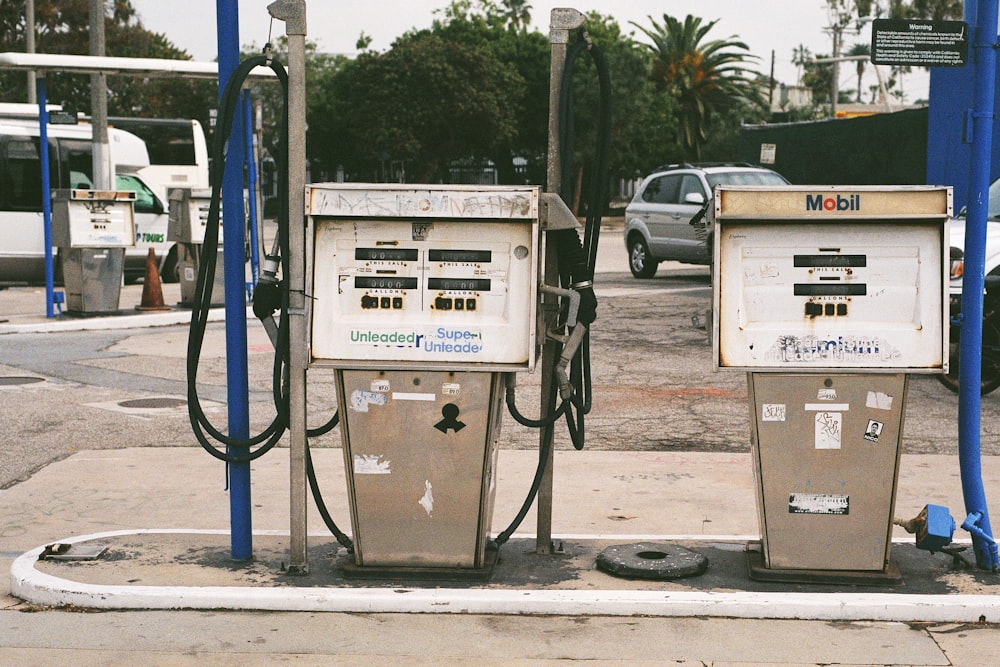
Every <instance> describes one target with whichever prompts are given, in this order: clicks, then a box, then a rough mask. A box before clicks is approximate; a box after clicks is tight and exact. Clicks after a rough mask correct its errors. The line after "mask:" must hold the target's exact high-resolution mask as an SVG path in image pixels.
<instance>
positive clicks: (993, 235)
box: [949, 178, 1000, 301]
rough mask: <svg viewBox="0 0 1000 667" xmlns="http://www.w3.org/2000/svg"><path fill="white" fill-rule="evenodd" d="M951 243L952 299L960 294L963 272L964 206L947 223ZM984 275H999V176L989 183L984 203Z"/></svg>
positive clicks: (954, 299) (956, 298)
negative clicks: (987, 195) (985, 203)
mask: <svg viewBox="0 0 1000 667" xmlns="http://www.w3.org/2000/svg"><path fill="white" fill-rule="evenodd" d="M949 235H950V237H951V238H950V244H951V284H950V286H949V287H950V292H951V298H952V301H957V300H959V299H960V298H961V296H962V274H963V273H964V272H965V262H964V257H965V208H963V209H962V210H961V211H959V212H958V215H957V216H956V217H955V218H953V219H952V220H951V223H950V225H949ZM985 268H986V270H985V272H984V273H985V275H1000V178H998V179H997V180H995V181H993V183H992V184H990V190H989V200H988V203H987V205H986V266H985Z"/></svg>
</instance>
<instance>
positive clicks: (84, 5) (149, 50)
mask: <svg viewBox="0 0 1000 667" xmlns="http://www.w3.org/2000/svg"><path fill="white" fill-rule="evenodd" d="M88 23H89V0H58V1H55V0H36V2H35V31H36V40H35V45H36V50H37V51H38V52H39V53H56V54H75V55H86V54H88V53H89V52H90V30H89V25H88ZM25 33H26V20H25V2H24V0H7V1H5V2H2V3H0V50H3V51H21V52H23V51H24V50H25ZM105 43H106V52H107V55H109V56H123V57H135V58H168V59H182V60H189V59H190V56H189V55H188V54H187V53H186V52H185V51H183V50H181V49H178V48H177V47H175V46H174V45H173V44H172V43H171V42H170V41H169V40H168V39H167V38H166V37H165V36H164V35H162V34H159V33H154V32H150V31H148V30H146V29H145V28H144V27H143V26H142V23H141V22H140V21H139V19H138V16H137V15H136V12H135V9H134V8H133V7H132V3H131V2H130V0H112V1H110V2H108V3H107V5H106V18H105ZM26 81H27V78H26V77H25V75H24V74H23V73H21V72H0V91H2V92H0V100H2V101H4V102H24V101H27V90H26ZM46 84H47V91H48V97H49V99H50V100H51V101H52V102H53V103H57V104H58V103H61V104H64V105H66V106H67V107H69V108H71V109H75V110H80V111H84V110H87V109H89V108H90V78H89V77H88V76H86V75H79V74H60V73H58V72H52V73H49V74H47V75H46ZM215 88H216V85H215V84H214V83H212V82H207V81H201V82H197V81H185V80H180V79H149V80H142V79H136V78H131V77H120V76H119V77H109V78H108V112H109V113H110V114H111V115H143V116H158V117H183V118H197V119H199V120H201V121H202V122H203V123H206V122H207V121H208V110H209V108H211V107H212V106H214V101H213V100H214V99H215V97H216V96H217V93H216V92H214V91H215Z"/></svg>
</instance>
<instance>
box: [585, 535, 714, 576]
mask: <svg viewBox="0 0 1000 667" xmlns="http://www.w3.org/2000/svg"><path fill="white" fill-rule="evenodd" d="M597 568H598V569H599V570H602V571H604V572H607V573H608V574H612V575H614V576H616V577H627V578H631V579H653V580H656V581H663V580H667V579H681V578H683V577H693V576H697V575H700V574H704V573H705V570H707V569H708V558H706V557H705V556H704V555H703V554H700V553H698V552H696V551H691V550H690V549H687V548H685V547H681V546H677V545H674V544H664V543H661V542H638V543H636V544H620V545H616V546H611V547H608V548H607V549H605V550H604V551H602V552H601V553H600V554H598V556H597Z"/></svg>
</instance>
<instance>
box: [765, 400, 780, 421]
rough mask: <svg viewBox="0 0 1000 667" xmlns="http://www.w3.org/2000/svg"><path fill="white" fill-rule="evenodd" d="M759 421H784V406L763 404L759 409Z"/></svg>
mask: <svg viewBox="0 0 1000 667" xmlns="http://www.w3.org/2000/svg"><path fill="white" fill-rule="evenodd" d="M760 419H761V421H766V422H783V421H785V404H784V403H765V404H764V405H763V407H762V409H761V414H760Z"/></svg>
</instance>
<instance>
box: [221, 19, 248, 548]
mask: <svg viewBox="0 0 1000 667" xmlns="http://www.w3.org/2000/svg"><path fill="white" fill-rule="evenodd" d="M216 25H217V32H218V39H219V97H220V99H221V97H222V91H223V90H224V89H225V87H226V82H227V81H228V80H229V77H230V76H231V75H232V73H233V72H234V71H235V70H236V68H237V66H239V64H240V37H239V5H238V2H237V0H216ZM220 124H221V123H220ZM232 137H234V138H235V140H234V141H229V142H228V144H227V145H228V147H229V148H228V152H227V154H226V156H225V160H226V168H225V171H224V172H223V180H222V231H223V265H224V269H225V274H224V275H225V286H226V387H227V400H228V402H229V436H230V437H232V438H242V439H246V438H248V437H249V436H250V390H249V387H248V380H247V321H246V296H245V295H246V275H245V271H246V268H245V258H244V249H243V245H244V239H245V238H246V218H245V217H244V213H243V154H244V150H243V140H242V137H243V115H242V114H241V113H239V111H238V110H237V113H236V117H235V119H234V122H233V130H232ZM215 159H217V160H219V159H222V156H221V155H216V156H215ZM229 450H230V453H244V452H245V450H243V449H235V448H229ZM229 526H230V544H231V547H232V557H233V560H248V559H250V558H252V557H253V522H252V521H251V502H250V463H249V462H247V463H231V464H229Z"/></svg>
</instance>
